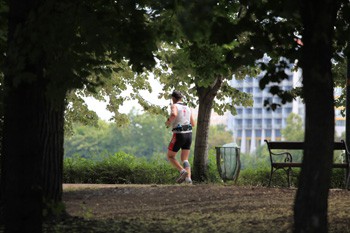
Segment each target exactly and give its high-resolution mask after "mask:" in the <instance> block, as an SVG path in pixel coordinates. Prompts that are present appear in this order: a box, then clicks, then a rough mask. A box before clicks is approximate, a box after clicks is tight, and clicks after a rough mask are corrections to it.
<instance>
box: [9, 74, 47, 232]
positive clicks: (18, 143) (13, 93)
mask: <svg viewBox="0 0 350 233" xmlns="http://www.w3.org/2000/svg"><path fill="white" fill-rule="evenodd" d="M5 79H11V77H6V76H5ZM42 88H43V87H42V86H40V84H39V83H37V82H35V83H32V84H22V85H20V86H18V87H16V88H11V89H9V90H8V91H7V95H6V98H5V123H4V141H3V154H2V155H3V156H4V158H3V162H4V166H3V167H4V171H2V176H3V177H2V186H3V187H2V188H3V190H4V217H5V231H6V232H41V231H42V229H41V227H42V169H41V168H42V150H43V148H42V125H41V124H42V121H41V119H43V117H44V112H45V111H44V96H43V89H42Z"/></svg>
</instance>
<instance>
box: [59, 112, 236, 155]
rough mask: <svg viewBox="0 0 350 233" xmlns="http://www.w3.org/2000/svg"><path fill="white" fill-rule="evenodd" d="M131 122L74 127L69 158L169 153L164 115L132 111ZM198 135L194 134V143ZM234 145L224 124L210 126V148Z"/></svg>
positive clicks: (67, 152) (69, 138)
mask: <svg viewBox="0 0 350 233" xmlns="http://www.w3.org/2000/svg"><path fill="white" fill-rule="evenodd" d="M127 117H128V118H129V120H130V123H129V124H128V125H126V126H122V127H118V126H117V125H116V124H115V123H106V122H104V121H99V122H98V124H97V125H96V126H86V125H84V124H81V123H76V124H74V126H73V128H72V132H71V135H67V137H66V138H65V156H66V157H71V156H73V155H74V154H79V155H81V156H82V157H84V158H90V159H94V160H99V159H102V158H96V155H100V156H103V154H104V153H107V154H108V153H115V152H118V151H124V152H126V153H128V154H133V155H135V156H137V157H147V158H150V157H151V156H152V155H153V154H155V153H163V154H165V153H166V152H167V147H168V144H169V141H170V139H171V136H172V133H171V132H170V130H169V129H167V128H166V127H165V124H164V122H165V119H166V118H164V117H163V116H156V115H151V114H149V113H144V114H138V113H137V112H134V111H131V112H130V113H129V114H128V115H127ZM195 137H196V133H195V132H193V142H194V141H195ZM229 142H232V133H231V132H229V131H226V129H225V127H224V126H223V125H218V126H210V130H209V139H208V143H209V148H214V147H215V146H222V145H223V144H226V143H229Z"/></svg>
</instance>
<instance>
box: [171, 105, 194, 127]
mask: <svg viewBox="0 0 350 233" xmlns="http://www.w3.org/2000/svg"><path fill="white" fill-rule="evenodd" d="M175 107H176V108H177V116H176V118H175V120H174V121H173V122H172V128H176V127H177V126H178V125H189V124H191V120H190V119H191V109H190V108H189V107H188V106H187V105H185V104H183V103H176V104H175ZM173 132H174V133H188V132H192V130H187V131H175V130H174V131H173Z"/></svg>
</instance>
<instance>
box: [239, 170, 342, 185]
mask: <svg viewBox="0 0 350 233" xmlns="http://www.w3.org/2000/svg"><path fill="white" fill-rule="evenodd" d="M270 171H271V168H270V167H261V168H257V169H252V168H247V169H244V170H242V171H241V172H240V175H239V178H238V181H237V184H238V185H253V186H267V185H268V183H269V179H270ZM299 173H300V168H293V172H292V186H294V187H298V178H299ZM344 182H345V169H332V177H331V188H344V187H345V184H344ZM271 186H272V187H287V186H288V182H287V174H286V172H285V171H283V170H277V171H276V172H275V173H274V174H273V177H272V181H271Z"/></svg>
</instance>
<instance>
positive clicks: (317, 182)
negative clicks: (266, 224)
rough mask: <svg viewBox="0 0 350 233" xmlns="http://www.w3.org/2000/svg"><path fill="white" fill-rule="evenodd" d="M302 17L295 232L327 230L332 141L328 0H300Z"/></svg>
mask: <svg viewBox="0 0 350 233" xmlns="http://www.w3.org/2000/svg"><path fill="white" fill-rule="evenodd" d="M300 4H301V15H302V18H303V23H304V34H303V43H304V47H303V54H302V60H301V67H302V69H303V93H304V96H305V107H306V114H305V148H304V158H303V165H302V169H301V173H300V182H299V189H298V192H297V196H296V200H295V206H294V221H295V222H294V224H295V225H294V232H318V233H321V232H327V231H328V223H327V205H328V191H329V186H330V177H331V167H332V159H333V141H334V104H333V99H334V97H333V78H332V74H331V55H332V32H333V23H334V19H335V4H334V1H332V0H324V1H300Z"/></svg>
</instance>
